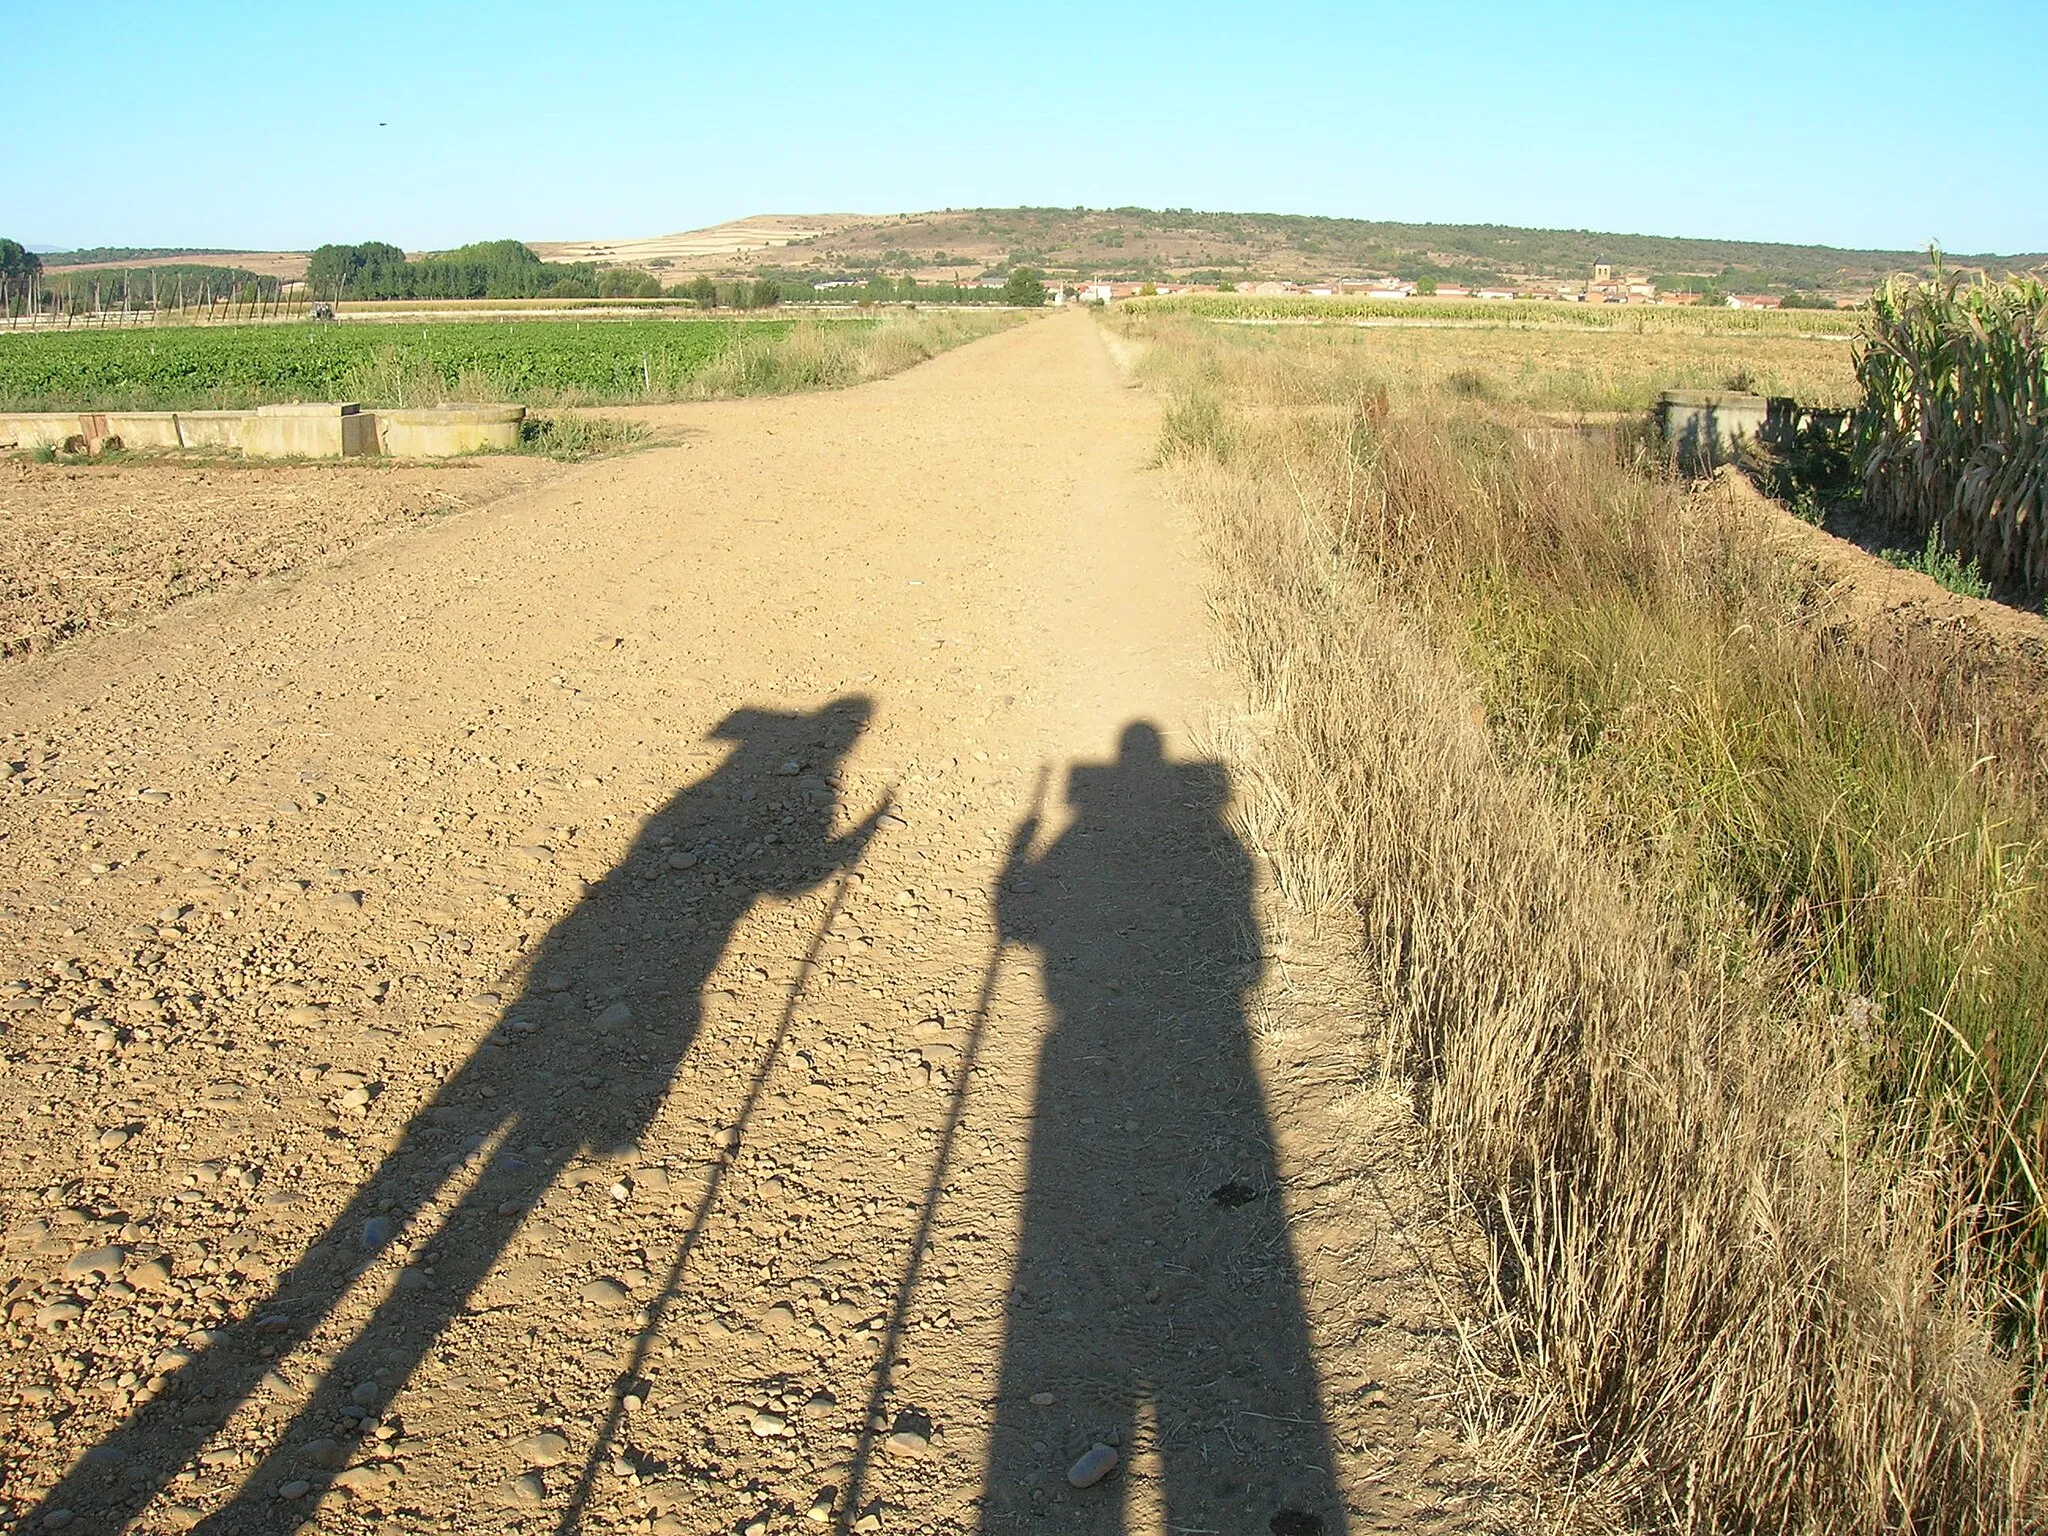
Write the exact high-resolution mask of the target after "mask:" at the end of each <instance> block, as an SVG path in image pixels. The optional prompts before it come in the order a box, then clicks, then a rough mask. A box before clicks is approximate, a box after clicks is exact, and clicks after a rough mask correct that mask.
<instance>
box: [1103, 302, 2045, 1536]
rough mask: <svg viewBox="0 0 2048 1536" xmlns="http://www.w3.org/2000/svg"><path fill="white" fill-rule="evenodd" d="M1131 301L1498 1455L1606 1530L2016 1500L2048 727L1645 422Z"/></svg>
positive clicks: (1293, 833)
mask: <svg viewBox="0 0 2048 1536" xmlns="http://www.w3.org/2000/svg"><path fill="white" fill-rule="evenodd" d="M1134 310H1135V312H1130V311H1127V312H1124V313H1121V314H1119V315H1116V316H1114V317H1112V318H1111V319H1110V320H1109V321H1108V322H1107V323H1108V324H1109V325H1110V326H1111V327H1112V328H1113V329H1114V330H1115V331H1116V332H1117V333H1118V341H1119V345H1120V347H1122V348H1123V349H1124V350H1126V351H1127V352H1128V353H1131V354H1133V355H1137V356H1140V357H1141V358H1142V361H1141V363H1140V367H1141V368H1142V370H1143V373H1144V375H1145V376H1146V377H1147V378H1148V379H1149V380H1150V381H1151V382H1152V383H1153V384H1154V385H1155V386H1156V387H1157V388H1159V389H1160V390H1161V391H1162V392H1163V393H1164V395H1165V397H1166V400H1167V410H1166V415H1165V420H1164V428H1163V433H1162V455H1163V457H1164V459H1165V461H1166V462H1167V464H1168V465H1169V466H1170V467H1171V469H1172V471H1173V472H1174V474H1175V476H1176V478H1177V480H1178V482H1179V484H1180V486H1181V488H1182V490H1183V492H1184V494H1185V495H1186V496H1187V498H1188V499H1189V500H1190V501H1191V502H1192V503H1193V504H1194V505H1195V506H1196V507H1197V508H1198V509H1199V510H1200V511H1201V513H1202V514H1203V517H1204V519H1205V523H1206V527H1207V529H1208V534H1209V537H1210V539H1211V541H1212V545H1213V549H1214V554H1215V566H1216V570H1217V573H1218V574H1217V592H1216V605H1217V608H1218V611H1219V613H1220V615H1221V617H1222V619H1223V622H1224V624H1225V627H1226V632H1227V634H1228V637H1229V640H1230V643H1231V645H1232V648H1233V649H1234V652H1235V654H1236V657H1237V660H1238V662H1239V664H1240V666H1241V667H1242V669H1243V672H1244V674H1245V676H1246V678H1247V679H1248V681H1249V684H1250V686H1251V689H1252V692H1253V697H1254V700H1255V704H1256V707H1257V711H1258V714H1257V718H1256V720H1255V722H1254V725H1255V731H1254V735H1255V741H1254V743H1253V744H1252V745H1251V747H1250V751H1251V755H1252V760H1253V763H1254V766H1255V771H1256V774H1257V782H1256V783H1255V784H1254V785H1253V786H1252V792H1251V794H1250V795H1249V796H1248V797H1247V804H1246V807H1245V815H1246V817H1247V819H1248V822H1249V823H1250V830H1251V832H1252V834H1253V835H1254V836H1255V837H1257V838H1258V840H1259V841H1261V842H1262V843H1263V844H1265V845H1266V846H1267V847H1268V848H1269V849H1270V850H1271V851H1272V852H1273V854H1274V856H1275V858H1276V861H1277V863H1278V865H1279V868H1280V870H1281V874H1282V878H1283V881H1284V883H1285V885H1286V886H1287V888H1288V889H1289V891H1290V893H1291V895H1292V896H1293V897H1294V898H1295V899H1296V900H1297V901H1299V902H1300V903H1301V904H1302V905H1303V906H1305V907H1307V908H1309V909H1312V910H1320V911H1322V912H1325V913H1327V914H1330V915H1331V916H1332V917H1333V919H1335V920H1337V921H1341V922H1344V923H1346V924H1354V925H1356V927H1357V929H1358V931H1359V932H1360V933H1361V935H1362V938H1363V941H1364V944H1365V946H1366V950H1367V953H1368V955H1369V957H1370V958H1371V959H1372V960H1373V961H1374V962H1375V963H1376V965H1377V967H1378V970H1379V974H1380V977H1381V980H1382V983H1383V986H1382V988H1381V997H1382V1000H1383V1003H1384V1006H1385V1009H1386V1011H1387V1015H1388V1020H1389V1033H1388V1036H1387V1041H1386V1061H1387V1064H1388V1067H1389V1070H1391V1071H1393V1072H1395V1073H1396V1074H1398V1075H1400V1076H1402V1077H1404V1078H1405V1079H1406V1080H1407V1081H1408V1082H1409V1083H1410V1084H1412V1086H1413V1088H1414V1090H1415V1092H1416V1095H1417V1101H1418V1104H1419V1107H1420V1108H1421V1111H1422V1113H1423V1115H1424V1118H1425V1120H1426V1122H1427V1123H1428V1125H1429V1126H1430V1128H1431V1130H1432V1131H1433V1133H1434V1138H1435V1144H1436V1146H1437V1147H1438V1149H1439V1152H1440V1156H1441V1165H1442V1167H1443V1169H1444V1171H1445V1174H1446V1177H1447V1179H1448V1181H1449V1183H1450V1184H1451V1186H1452V1187H1453V1188H1454V1190H1455V1191H1456V1192H1457V1193H1458V1195H1459V1196H1460V1197H1461V1198H1462V1199H1463V1200H1464V1201H1465V1202H1466V1203H1467V1205H1468V1208H1469V1209H1470V1210H1471V1211H1472V1212H1473V1213H1474V1214H1475V1216H1476V1217H1477V1218H1478V1219H1479V1220H1480V1221H1481V1222H1482V1224H1483V1225H1485V1226H1486V1228H1487V1229H1488V1231H1489V1233H1490V1235H1491V1237H1492V1240H1493V1258H1494V1269H1493V1284H1494V1297H1495V1300H1496V1302H1497V1305H1498V1313H1497V1323H1496V1325H1495V1327H1494V1328H1493V1330H1492V1331H1491V1332H1490V1333H1489V1334H1488V1335H1487V1336H1486V1337H1484V1338H1483V1339H1480V1340H1478V1341H1476V1343H1475V1346H1474V1353H1473V1357H1472V1360H1473V1368H1474V1373H1475V1384H1476V1385H1477V1387H1478V1389H1479V1390H1478V1393H1477V1406H1476V1408H1475V1414H1476V1415H1477V1416H1478V1417H1479V1418H1480V1420H1481V1421H1482V1425H1483V1427H1484V1428H1485V1429H1486V1430H1488V1431H1489V1432H1490V1433H1491V1435H1492V1436H1493V1437H1494V1442H1495V1443H1496V1444H1500V1445H1505V1446H1510V1447H1516V1446H1519V1447H1523V1448H1526V1450H1527V1451H1528V1453H1529V1458H1530V1461H1531V1463H1532V1464H1533V1465H1534V1466H1535V1468H1536V1469H1537V1472H1538V1476H1539V1478H1540V1480H1541V1481H1542V1482H1543V1483H1545V1484H1546V1485H1547V1486H1548V1487H1549V1488H1550V1489H1551V1490H1553V1491H1554V1494H1555V1497H1556V1499H1557V1500H1558V1501H1561V1502H1562V1504H1563V1505H1565V1506H1566V1507H1567V1510H1568V1514H1569V1518H1571V1519H1572V1520H1574V1521H1575V1522H1577V1523H1578V1524H1580V1525H1583V1526H1586V1527H1590V1528H1596V1529H1613V1528H1617V1527H1620V1526H1623V1525H1641V1526H1647V1527H1655V1528H1660V1529H1675V1530H1683V1531H1689V1532H1701V1533H1706V1532H1724V1531H1795V1530H1796V1531H1804V1532H1842V1533H1849V1532H1870V1533H1875V1532H1880V1531H1885V1532H1891V1531H1945V1532H1946V1531H1958V1532H1994V1531H1996V1532H2017V1531H2021V1530H2031V1529H2036V1528H2038V1527H2039V1526H2040V1524H2041V1522H2042V1519H2043V1516H2044V1514H2048V1509H2044V1504H2043V1499H2042V1488H2041V1483H2040V1474H2039V1470H2038V1464H2037V1458H2038V1453H2039V1446H2040V1430H2041V1420H2040V1412H2041V1410H2040V1409H2039V1407H2038V1406H2037V1403H2038V1397H2037V1386H2038V1383H2039V1381H2040V1377H2041V1364H2042V1340H2043V1328H2044V1321H2048V1314H2044V1290H2043V1278H2042V1277H2043V1274H2044V1260H2048V1203H2044V1199H2043V1195H2042V1187H2041V1182H2040V1181H2041V1178H2042V1177H2043V1176H2044V1174H2048V1081H2044V1078H2048V1059H2044V1029H2048V896H2044V893H2043V888H2042V878H2041V877H2042V873H2043V869H2044V866H2048V810H2044V796H2048V770H2044V768H2043V766H2042V763H2043V755H2042V752H2041V742H2040V740H2039V739H2038V731H2039V728H2040V727H2039V724H2038V721H2036V720H2035V719H2034V718H2033V714H2034V713H2036V712H2034V711H2032V710H2031V709H2030V708H2029V706H2028V705H2027V704H2026V702H2025V701H2024V700H2018V701H2016V700H2015V699H2013V698H2012V697H2009V696H2007V695H2005V694H2002V693H2000V692H1999V691H1998V690H1997V689H1995V688H1993V687H1992V686H1991V684H1990V682H1989V681H1988V678H1989V673H1988V672H1987V671H1986V670H1985V669H1984V668H1983V667H1981V666H1980V664H1979V663H1980V658H1979V657H1978V656H1977V655H1976V653H1974V652H1972V651H1971V650H1969V649H1968V648H1967V647H1966V645H1965V644H1964V643H1963V642H1962V641H1960V640H1956V639H1953V638H1944V632H1940V631H1926V630H1922V631H1913V630H1907V629H1904V628H1887V627H1883V626H1881V625H1872V626H1869V627H1865V628H1862V629H1858V628H1855V627H1853V626H1848V625H1845V624H1844V623H1843V622H1841V620H1840V618H1839V615H1838V614H1835V613H1834V612H1833V610H1831V609H1830V608H1829V607H1828V606H1827V605H1825V604H1824V603H1822V602H1821V601H1820V600H1819V599H1820V593H1819V592H1818V591H1817V587H1818V582H1817V579H1816V578H1815V577H1813V576H1812V575H1810V574H1809V573H1807V572H1805V571H1803V570H1802V569H1800V568H1798V567H1797V566H1795V565H1792V564H1790V563H1788V561H1787V559H1786V557H1785V556H1784V555H1783V554H1782V553H1781V552H1780V551H1779V550H1778V549H1777V548H1775V547H1773V546H1771V545H1770V544H1769V543H1768V542H1767V537H1766V534H1765V532H1764V531H1763V528H1762V525H1761V524H1760V522H1759V520H1758V519H1757V518H1756V516H1755V514H1754V510H1753V508H1751V507H1749V506H1748V505H1746V504H1745V503H1743V502H1742V501H1741V500H1740V499H1739V498H1736V497H1733V496H1731V495H1729V494H1728V493H1726V492H1725V491H1724V490H1722V489H1720V488H1718V487H1714V486H1711V485H1709V486H1692V485H1688V484H1686V483H1684V482H1682V481H1680V480H1679V479H1677V478H1676V477H1675V476H1674V475H1672V474H1671V473H1670V472H1669V471H1668V469H1667V468H1666V461H1665V460H1664V459H1663V457H1662V455H1661V454H1660V453H1657V452H1654V451H1651V450H1650V449H1648V448H1647V447H1644V446H1642V445H1640V442H1639V440H1638V439H1637V438H1635V437H1634V436H1632V435H1631V434H1628V433H1622V434H1620V435H1619V445H1620V446H1619V451H1617V446H1616V443H1615V441H1614V440H1610V439H1609V438H1607V437H1606V436H1604V435H1603V436H1599V437H1595V436H1586V435H1581V434H1578V433H1576V432H1560V431H1557V430H1554V429H1551V430H1536V429H1534V428H1535V424H1536V423H1537V422H1539V421H1540V417H1539V416H1538V415H1537V414H1536V413H1535V411H1534V409H1533V407H1532V406H1531V405H1529V404H1527V403H1523V402H1518V401H1516V400H1514V399H1512V398H1507V399H1496V398H1488V396H1487V392H1486V391H1485V390H1481V389H1474V388H1469V387H1461V386H1460V384H1459V383H1458V382H1457V380H1456V379H1455V378H1454V377H1453V375H1454V374H1455V373H1456V372H1457V370H1456V369H1454V368H1453V369H1443V370H1438V371H1436V372H1434V373H1430V372H1423V373H1421V374H1419V375H1418V372H1417V371H1416V370H1414V369H1412V368H1410V367H1408V366H1406V363H1407V361H1408V360H1409V358H1410V357H1411V356H1412V352H1411V351H1410V350H1408V349H1407V344H1406V343H1402V342H1399V341H1397V339H1396V338H1395V337H1394V336H1393V335H1392V334H1390V333H1388V332H1382V331H1369V330H1367V331H1361V330H1351V331H1348V332H1335V331H1312V330H1306V329H1302V328H1279V329H1275V328H1259V327H1231V326H1218V325H1214V324H1208V323H1204V322H1203V321H1201V320H1199V319H1197V318H1194V317H1193V316H1190V315H1189V314H1187V313H1186V312H1185V311H1184V310H1183V311H1181V312H1179V313H1176V312H1174V311H1172V310H1164V311H1162V310H1161V309H1159V308H1153V309H1151V310H1150V311H1149V312H1148V311H1147V310H1146V309H1145V308H1144V307H1134ZM1557 339H1558V338H1556V337H1555V336H1554V335H1552V334H1549V333H1541V334H1537V335H1532V336H1529V337H1527V338H1526V340H1527V345H1528V346H1529V348H1530V349H1531V355H1532V356H1533V357H1534V358H1535V359H1536V360H1537V361H1538V363H1539V364H1540V363H1541V361H1542V358H1543V352H1544V349H1546V348H1548V347H1550V346H1551V345H1553V344H1554V343H1555V342H1556V341H1557ZM1846 352H1847V349H1846V348H1844V353H1845V354H1846ZM1846 363H1847V359H1846V355H1845V357H1844V359H1843V360H1842V365H1843V366H1846ZM1671 382H1677V381H1676V380H1673V381H1671Z"/></svg>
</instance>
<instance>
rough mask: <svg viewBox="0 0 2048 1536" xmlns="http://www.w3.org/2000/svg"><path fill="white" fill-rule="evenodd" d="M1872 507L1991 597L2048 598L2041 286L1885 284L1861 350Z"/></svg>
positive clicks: (2045, 288)
mask: <svg viewBox="0 0 2048 1536" xmlns="http://www.w3.org/2000/svg"><path fill="white" fill-rule="evenodd" d="M1856 373H1857V378H1858V380H1859V382H1860V383H1861V385H1862V388H1863V406H1862V411H1861V418H1860V426H1861V434H1862V439H1863V444H1864V451H1865V454H1866V457H1865V462H1864V488H1865V494H1866V497H1867V499H1868V503H1869V505H1870V507H1871V508H1872V510H1873V511H1875V512H1876V513H1878V515H1879V516H1881V517H1884V518H1886V519H1887V520H1889V521H1890V522H1891V523H1892V524H1893V526H1894V527H1895V528H1896V529H1897V530H1898V531H1899V532H1901V533H1904V534H1906V535H1908V536H1909V537H1910V538H1911V539H1912V541H1913V542H1914V543H1915V544H1916V545H1917V544H1919V543H1920V542H1921V541H1922V540H1923V539H1927V538H1930V537H1931V538H1934V539H1935V540H1937V541H1938V542H1939V544H1940V546H1941V547H1942V548H1943V549H1945V550H1947V551H1948V552H1949V553H1950V554H1951V555H1953V556H1955V557H1956V558H1957V559H1959V560H1961V561H1962V562H1963V563H1965V564H1968V565H1974V566H1975V567H1976V568H1977V570H1978V571H1979V572H1980V573H1981V575H1982V577H1983V579H1984V580H1985V581H1986V582H1988V583H1989V584H1990V585H1991V586H1992V587H1993V588H1994V589H1997V590H2002V591H2006V592H2009V593H2012V594H2013V595H2015V596H2023V597H2026V598H2029V599H2031V600H2033V601H2035V602H2039V601H2040V600H2041V598H2042V596H2043V595H2044V593H2048V532H2044V529H2043V526H2042V519H2043V517H2044V515H2048V285H2044V284H2043V283H2042V282H2041V280H2040V279H2039V278H2035V277H2017V278H2011V279H2008V280H2007V281H2005V282H2000V283H1988V282H1984V281H1982V280H1976V281H1968V282H1966V281H1965V280H1964V279H1963V277H1962V276H1961V275H1960V274H1957V273H1950V272H1944V271H1943V270H1942V269H1941V267H1940V265H1939V263H1938V262H1937V264H1936V268H1935V276H1934V278H1933V280H1932V281H1930V282H1921V281H1915V280H1908V279H1903V278H1898V277H1893V278H1890V279H1887V280H1886V282H1885V283H1884V285H1883V286H1882V287H1880V288H1879V289H1878V290H1877V292H1876V293H1875V294H1874V295H1872V298H1871V303H1870V311H1869V314H1868V316H1867V318H1866V321H1865V327H1864V334H1863V337H1862V340H1861V341H1860V342H1859V344H1858V346H1857V350H1856Z"/></svg>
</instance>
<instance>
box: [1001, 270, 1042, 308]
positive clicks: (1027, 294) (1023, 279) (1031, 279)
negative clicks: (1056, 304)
mask: <svg viewBox="0 0 2048 1536" xmlns="http://www.w3.org/2000/svg"><path fill="white" fill-rule="evenodd" d="M1003 302H1004V303H1005V304H1025V305H1031V304H1043V303H1044V302H1045V284H1044V283H1043V282H1041V281H1039V277H1038V274H1037V273H1036V272H1034V271H1032V270H1031V269H1030V268H1029V267H1018V268H1017V269H1016V270H1015V271H1013V272H1012V273H1011V274H1010V275H1009V278H1008V279H1007V280H1006V281H1005V282H1004V283H1003Z"/></svg>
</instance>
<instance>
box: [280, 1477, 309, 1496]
mask: <svg viewBox="0 0 2048 1536" xmlns="http://www.w3.org/2000/svg"><path fill="white" fill-rule="evenodd" d="M312 1491H313V1485H312V1484H311V1483H309V1482H307V1481H306V1479H304V1478H303V1477H295V1478H293V1479H292V1480H291V1481H290V1482H288V1483H286V1484H285V1485H284V1486H283V1487H281V1488H279V1489H278V1490H277V1496H278V1497H279V1498H280V1499H303V1498H304V1497H305V1496H306V1495H307V1494H309V1493H311V1492H312Z"/></svg>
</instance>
